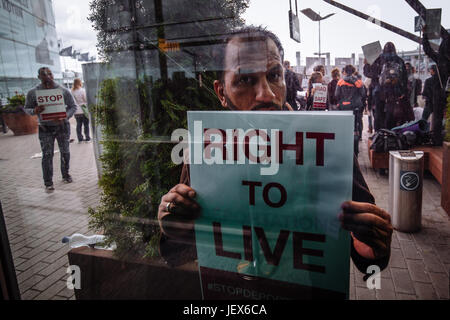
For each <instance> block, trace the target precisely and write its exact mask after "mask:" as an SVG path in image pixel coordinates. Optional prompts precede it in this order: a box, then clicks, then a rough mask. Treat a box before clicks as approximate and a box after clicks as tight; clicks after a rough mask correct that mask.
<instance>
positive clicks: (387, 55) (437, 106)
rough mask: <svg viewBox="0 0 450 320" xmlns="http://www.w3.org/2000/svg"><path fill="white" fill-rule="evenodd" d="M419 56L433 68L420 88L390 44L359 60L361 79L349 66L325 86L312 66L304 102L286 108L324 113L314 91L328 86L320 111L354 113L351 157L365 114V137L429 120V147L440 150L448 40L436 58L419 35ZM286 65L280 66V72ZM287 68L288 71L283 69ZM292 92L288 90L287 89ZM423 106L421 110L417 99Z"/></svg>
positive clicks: (322, 72)
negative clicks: (421, 53) (372, 57)
mask: <svg viewBox="0 0 450 320" xmlns="http://www.w3.org/2000/svg"><path fill="white" fill-rule="evenodd" d="M424 34H425V36H424V41H423V46H424V51H425V53H426V54H427V55H428V56H429V58H431V59H432V60H433V61H434V62H435V64H432V65H431V66H430V67H429V69H428V72H429V74H430V77H429V78H428V79H426V80H425V82H424V84H423V83H422V81H421V79H420V78H419V75H418V73H417V71H416V69H415V67H414V66H412V65H411V63H409V62H406V63H405V62H404V60H403V59H402V58H401V57H399V56H398V55H397V52H396V48H395V45H394V44H393V43H392V42H388V43H386V44H385V46H384V48H383V51H382V53H381V54H380V56H379V57H378V58H377V59H376V60H375V61H374V62H373V63H372V64H369V63H368V62H367V60H364V69H363V75H364V77H365V79H364V82H363V81H362V80H363V79H362V75H361V74H359V73H358V72H357V70H356V68H355V67H354V66H352V65H347V66H345V67H344V68H343V69H342V70H339V68H334V69H333V70H332V71H331V78H332V80H331V81H330V82H328V83H327V82H326V80H325V79H326V77H325V68H324V66H323V65H317V66H315V67H314V70H313V72H312V74H311V76H310V77H309V81H308V87H307V89H306V98H305V99H302V98H301V97H297V99H292V96H293V94H292V93H291V94H290V98H289V99H288V100H287V101H288V103H289V104H290V105H291V107H292V108H293V109H294V110H323V108H317V107H316V106H315V103H314V101H315V99H314V98H315V90H316V86H317V85H322V86H324V85H326V86H327V102H326V109H325V110H330V111H331V110H353V112H354V115H355V128H354V131H355V153H356V154H358V143H357V141H359V140H361V136H362V128H363V121H362V119H363V114H364V112H366V114H368V133H369V134H372V133H373V132H374V131H375V132H378V131H379V130H380V129H388V130H391V129H393V128H396V127H398V126H402V125H405V123H408V122H412V121H417V120H425V121H428V120H429V118H430V115H431V114H433V116H432V119H431V126H429V128H431V129H430V142H429V144H432V145H435V146H440V145H442V141H443V132H442V129H443V118H444V112H445V104H446V87H448V75H449V65H450V63H449V57H450V53H449V50H450V49H449V45H448V35H443V40H442V42H441V45H440V48H439V52H437V53H436V52H435V51H434V50H433V49H432V48H431V46H430V44H429V41H428V38H427V36H426V33H424ZM286 66H289V62H285V67H286ZM288 68H289V67H288ZM292 73H293V72H292V71H289V72H287V73H286V75H285V77H286V86H287V90H288V92H292V91H294V90H297V91H303V88H302V87H301V86H299V85H298V84H297V83H293V82H292V81H288V80H287V79H288V77H289V79H291V78H293V76H292ZM291 86H292V87H291ZM419 96H421V98H422V99H423V100H424V101H425V107H424V108H423V107H422V106H421V105H420V104H419V102H418V97H419Z"/></svg>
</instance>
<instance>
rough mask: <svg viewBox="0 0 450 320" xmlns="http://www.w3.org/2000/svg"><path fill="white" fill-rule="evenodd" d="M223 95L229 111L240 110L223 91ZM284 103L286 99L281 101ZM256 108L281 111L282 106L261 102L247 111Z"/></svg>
mask: <svg viewBox="0 0 450 320" xmlns="http://www.w3.org/2000/svg"><path fill="white" fill-rule="evenodd" d="M224 97H225V101H226V102H227V106H228V108H229V109H230V110H231V111H242V110H241V109H239V108H238V107H236V106H235V105H234V103H233V102H231V100H230V99H229V98H228V96H227V95H226V94H225V93H224ZM285 103H286V101H285V102H284V103H283V105H285ZM257 110H264V111H268V110H270V111H281V110H283V108H282V106H279V105H277V104H275V103H261V104H258V105H256V106H254V107H253V108H251V109H250V110H249V111H257Z"/></svg>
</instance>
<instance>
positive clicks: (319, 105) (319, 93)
mask: <svg viewBox="0 0 450 320" xmlns="http://www.w3.org/2000/svg"><path fill="white" fill-rule="evenodd" d="M313 88H314V98H313V109H316V110H324V109H326V107H327V92H328V87H327V86H326V85H323V84H320V83H313Z"/></svg>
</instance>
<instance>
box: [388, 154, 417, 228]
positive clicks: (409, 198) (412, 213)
mask: <svg viewBox="0 0 450 320" xmlns="http://www.w3.org/2000/svg"><path fill="white" fill-rule="evenodd" d="M423 165H424V158H423V151H390V152H389V213H390V214H391V217H392V226H393V227H394V229H396V230H398V231H401V232H415V231H419V230H420V227H421V220H422V186H423V183H422V180H423Z"/></svg>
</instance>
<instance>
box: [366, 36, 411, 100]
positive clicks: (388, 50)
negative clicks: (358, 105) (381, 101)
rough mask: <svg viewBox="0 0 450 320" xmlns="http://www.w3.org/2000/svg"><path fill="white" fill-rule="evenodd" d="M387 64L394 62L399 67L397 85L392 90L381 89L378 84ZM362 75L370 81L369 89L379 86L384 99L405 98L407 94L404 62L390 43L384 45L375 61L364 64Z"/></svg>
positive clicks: (406, 76)
mask: <svg viewBox="0 0 450 320" xmlns="http://www.w3.org/2000/svg"><path fill="white" fill-rule="evenodd" d="M388 62H395V63H398V64H399V65H400V68H401V71H400V79H399V84H398V86H397V87H396V88H394V89H390V88H389V89H388V88H383V86H381V85H380V84H379V78H380V75H381V72H382V69H383V65H385V64H386V63H388ZM364 75H365V76H366V77H368V78H371V79H372V82H371V89H373V88H374V87H377V86H380V87H381V91H382V92H383V96H384V98H390V97H395V98H399V97H401V96H406V95H407V93H408V75H407V72H406V67H405V62H404V61H403V59H402V58H400V57H399V56H398V55H397V52H396V50H395V46H394V44H393V43H392V42H388V43H386V45H385V46H384V49H383V53H382V54H381V55H380V56H379V57H378V58H377V59H376V60H375V62H374V63H373V64H372V65H369V64H366V65H365V66H364Z"/></svg>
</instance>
